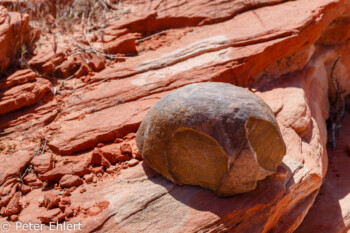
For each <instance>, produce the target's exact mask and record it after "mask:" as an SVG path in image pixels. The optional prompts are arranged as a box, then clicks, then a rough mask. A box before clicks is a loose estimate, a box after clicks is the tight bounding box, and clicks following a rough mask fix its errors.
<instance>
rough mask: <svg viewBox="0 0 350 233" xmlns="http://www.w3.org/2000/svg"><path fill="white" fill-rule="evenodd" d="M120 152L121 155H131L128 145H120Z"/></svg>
mask: <svg viewBox="0 0 350 233" xmlns="http://www.w3.org/2000/svg"><path fill="white" fill-rule="evenodd" d="M120 152H121V153H122V154H129V155H132V148H131V146H130V144H129V143H123V144H121V145H120Z"/></svg>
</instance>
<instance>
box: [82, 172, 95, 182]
mask: <svg viewBox="0 0 350 233" xmlns="http://www.w3.org/2000/svg"><path fill="white" fill-rule="evenodd" d="M93 178H94V176H93V175H92V174H86V175H85V176H84V180H85V181H86V183H90V182H91V181H92V179H93Z"/></svg>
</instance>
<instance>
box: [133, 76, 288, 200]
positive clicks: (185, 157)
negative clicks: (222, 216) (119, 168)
mask: <svg viewBox="0 0 350 233" xmlns="http://www.w3.org/2000/svg"><path fill="white" fill-rule="evenodd" d="M136 143H137V146H138V147H139V150H140V151H141V154H142V156H143V158H144V160H145V162H146V163H147V164H148V165H149V166H150V167H151V168H153V169H154V170H156V171H157V172H159V173H160V174H162V175H163V176H164V177H166V178H167V179H169V180H171V181H172V182H174V183H176V184H180V185H182V184H190V185H199V186H201V187H203V188H208V189H211V190H213V191H214V192H216V193H217V194H218V195H219V196H231V195H235V194H237V193H244V192H248V191H251V190H253V189H255V188H256V185H257V181H259V180H262V179H264V178H266V177H267V176H268V175H271V174H273V173H274V172H275V171H276V169H277V167H278V166H279V165H280V163H281V162H282V159H283V156H284V155H285V154H286V146H285V144H284V141H283V139H282V136H281V133H280V130H279V127H278V125H277V122H276V119H275V116H274V114H273V112H272V111H271V109H270V108H269V106H268V105H267V104H266V103H265V102H264V101H263V100H262V99H260V98H259V97H258V96H256V95H255V94H253V93H251V92H249V91H247V90H245V89H243V88H240V87H236V86H233V85H231V84H226V83H214V82H208V83H197V84H191V85H188V86H185V87H182V88H179V89H178V90H176V91H174V92H172V93H170V94H169V95H167V96H165V97H163V98H162V99H160V100H159V101H158V102H157V103H156V104H155V105H154V106H153V107H152V108H151V109H150V110H149V112H148V113H147V114H146V116H145V118H144V120H143V121H142V123H141V125H140V128H139V130H138V132H137V137H136Z"/></svg>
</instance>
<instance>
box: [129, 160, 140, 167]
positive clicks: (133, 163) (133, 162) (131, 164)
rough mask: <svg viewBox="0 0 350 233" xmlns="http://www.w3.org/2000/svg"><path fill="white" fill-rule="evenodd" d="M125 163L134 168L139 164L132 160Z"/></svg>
mask: <svg viewBox="0 0 350 233" xmlns="http://www.w3.org/2000/svg"><path fill="white" fill-rule="evenodd" d="M127 163H128V165H129V167H134V166H136V165H137V164H139V161H138V160H137V159H132V160H130V161H128V162H127Z"/></svg>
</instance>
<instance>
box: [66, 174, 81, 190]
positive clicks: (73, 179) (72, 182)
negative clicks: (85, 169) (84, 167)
mask: <svg viewBox="0 0 350 233" xmlns="http://www.w3.org/2000/svg"><path fill="white" fill-rule="evenodd" d="M82 183H83V181H82V180H81V179H80V178H79V176H75V175H64V176H63V177H62V178H61V180H60V186H61V187H64V188H69V187H72V186H78V185H81V184H82Z"/></svg>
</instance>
